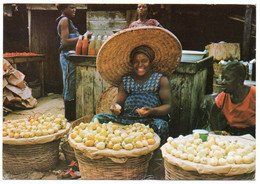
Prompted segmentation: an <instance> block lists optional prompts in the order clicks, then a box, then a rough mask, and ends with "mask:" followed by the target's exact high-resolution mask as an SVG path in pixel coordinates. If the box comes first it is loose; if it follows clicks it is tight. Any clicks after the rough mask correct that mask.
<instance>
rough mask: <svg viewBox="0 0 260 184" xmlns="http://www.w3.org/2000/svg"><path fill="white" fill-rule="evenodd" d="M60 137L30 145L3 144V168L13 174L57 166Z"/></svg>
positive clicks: (44, 169) (50, 168)
mask: <svg viewBox="0 0 260 184" xmlns="http://www.w3.org/2000/svg"><path fill="white" fill-rule="evenodd" d="M59 143H60V139H58V140H55V141H52V142H48V143H44V144H30V145H8V144H3V169H4V170H5V171H6V172H10V173H12V174H21V173H25V172H30V171H48V170H52V169H54V168H55V167H56V166H57V163H58V160H59Z"/></svg>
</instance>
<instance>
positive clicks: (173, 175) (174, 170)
mask: <svg viewBox="0 0 260 184" xmlns="http://www.w3.org/2000/svg"><path fill="white" fill-rule="evenodd" d="M164 168H165V179H166V180H254V178H255V172H252V173H249V174H241V175H234V176H225V175H217V174H199V173H198V172H196V171H185V170H183V169H182V168H180V167H177V166H175V165H172V164H170V163H169V162H167V161H166V160H164Z"/></svg>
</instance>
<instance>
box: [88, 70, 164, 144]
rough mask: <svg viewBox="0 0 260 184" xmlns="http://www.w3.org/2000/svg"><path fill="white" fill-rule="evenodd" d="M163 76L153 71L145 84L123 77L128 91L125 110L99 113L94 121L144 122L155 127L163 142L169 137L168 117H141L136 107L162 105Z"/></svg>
mask: <svg viewBox="0 0 260 184" xmlns="http://www.w3.org/2000/svg"><path fill="white" fill-rule="evenodd" d="M161 77H162V74H160V73H153V74H152V76H151V77H150V78H149V79H148V80H147V81H146V82H145V83H144V84H138V83H137V82H136V81H135V80H134V79H133V78H132V77H131V76H126V77H123V79H122V81H123V83H124V88H125V90H126V92H127V93H128V96H127V98H126V100H125V104H124V109H123V112H122V113H121V114H120V115H118V116H116V115H113V114H107V113H102V114H97V115H96V116H94V118H93V119H92V121H94V119H95V118H98V120H99V122H100V123H107V122H109V121H112V122H117V123H122V124H126V125H128V124H134V123H136V122H139V123H144V124H146V125H149V126H150V127H151V128H153V129H154V131H155V132H156V133H157V134H158V135H159V136H160V138H161V139H162V142H165V141H166V139H167V138H168V121H167V120H168V117H167V116H166V117H140V116H139V115H138V113H137V112H136V109H140V108H142V107H158V106H161V101H160V97H159V84H160V79H161Z"/></svg>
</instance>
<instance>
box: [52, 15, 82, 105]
mask: <svg viewBox="0 0 260 184" xmlns="http://www.w3.org/2000/svg"><path fill="white" fill-rule="evenodd" d="M64 17H65V16H60V17H58V18H57V19H56V21H57V22H58V25H57V31H58V35H59V37H60V64H61V68H62V73H63V76H62V78H63V99H64V100H67V101H71V100H75V96H76V89H75V87H76V86H75V85H76V66H75V65H74V64H73V63H72V62H70V61H69V57H68V56H69V53H68V51H69V50H75V47H76V44H73V45H70V46H64V45H63V42H62V38H61V31H60V22H61V20H62V18H64ZM68 20H69V38H78V37H79V36H80V34H79V32H78V29H77V28H76V27H75V26H74V25H73V23H72V21H71V20H70V19H68Z"/></svg>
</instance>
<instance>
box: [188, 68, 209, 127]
mask: <svg viewBox="0 0 260 184" xmlns="http://www.w3.org/2000/svg"><path fill="white" fill-rule="evenodd" d="M206 79H207V69H204V70H201V71H199V72H198V73H197V74H196V75H194V80H193V85H192V92H191V114H190V124H191V127H190V128H191V130H193V129H195V128H198V127H197V125H198V123H199V122H198V120H199V119H198V114H199V109H200V104H201V102H202V100H203V98H204V96H205V94H206V84H207V83H206Z"/></svg>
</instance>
